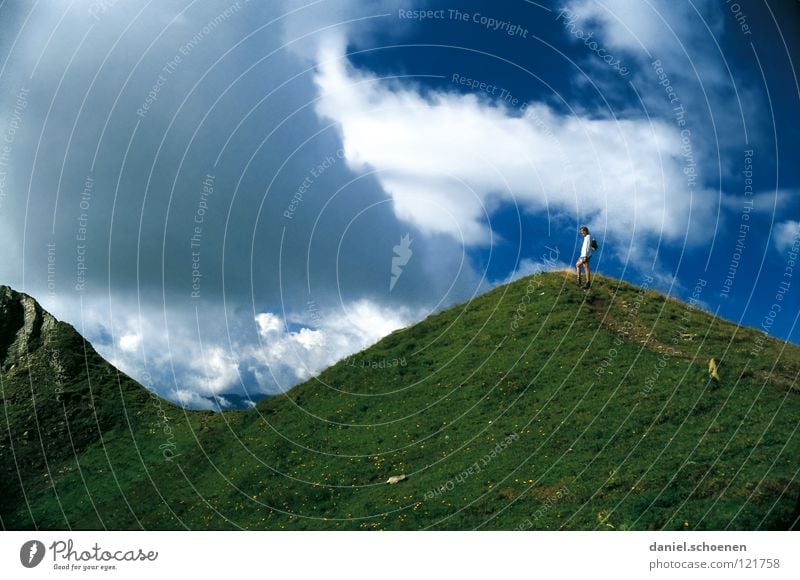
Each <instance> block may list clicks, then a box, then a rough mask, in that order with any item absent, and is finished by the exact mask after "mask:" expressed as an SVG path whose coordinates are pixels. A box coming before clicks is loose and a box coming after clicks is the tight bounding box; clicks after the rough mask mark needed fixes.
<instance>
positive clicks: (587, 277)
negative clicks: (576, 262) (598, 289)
mask: <svg viewBox="0 0 800 580" xmlns="http://www.w3.org/2000/svg"><path fill="white" fill-rule="evenodd" d="M583 268H584V270H586V283H587V284H588V283H589V260H586V261H585V262H584V263H583Z"/></svg>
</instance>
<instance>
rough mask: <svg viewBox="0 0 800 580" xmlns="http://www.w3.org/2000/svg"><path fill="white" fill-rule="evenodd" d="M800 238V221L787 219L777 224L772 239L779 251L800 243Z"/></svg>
mask: <svg viewBox="0 0 800 580" xmlns="http://www.w3.org/2000/svg"><path fill="white" fill-rule="evenodd" d="M799 238H800V221H797V220H786V221H784V222H780V223H778V224H775V229H774V230H773V234H772V241H773V242H774V243H775V248H777V250H778V251H779V252H783V251H786V250H789V249H790V248H792V246H795V245H796V244H798V239H799Z"/></svg>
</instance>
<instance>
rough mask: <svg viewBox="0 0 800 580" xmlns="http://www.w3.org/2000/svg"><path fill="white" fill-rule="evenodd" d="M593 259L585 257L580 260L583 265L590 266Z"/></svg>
mask: <svg viewBox="0 0 800 580" xmlns="http://www.w3.org/2000/svg"><path fill="white" fill-rule="evenodd" d="M591 259H592V257H591V256H583V257H582V258H580V260H581V262H582V263H583V264H588V263H589V260H591Z"/></svg>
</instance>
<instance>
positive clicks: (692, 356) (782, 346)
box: [0, 273, 800, 529]
mask: <svg viewBox="0 0 800 580" xmlns="http://www.w3.org/2000/svg"><path fill="white" fill-rule="evenodd" d="M3 292H4V294H2V296H3V298H2V308H3V309H4V310H3V313H2V321H0V337H2V338H0V354H2V355H3V360H4V363H3V367H2V388H3V393H2V395H3V401H4V408H5V414H4V427H7V429H5V428H4V429H3V434H2V435H0V454H2V462H0V463H2V465H3V467H2V469H3V470H4V473H3V474H2V481H3V486H4V487H3V490H2V499H0V517H2V524H3V526H4V527H6V528H11V529H19V528H33V527H39V528H46V529H53V528H67V527H72V528H80V529H84V528H103V527H107V528H111V529H118V528H125V529H127V528H147V529H183V528H191V529H219V528H225V529H227V528H232V529H237V528H243V529H265V528H267V529H422V528H429V529H473V528H480V529H662V528H663V529H726V528H729V529H786V528H788V527H791V526H792V525H794V522H795V520H796V518H797V516H798V498H800V477H799V475H800V472H799V471H798V470H800V433H798V424H799V423H800V421H799V420H800V387H799V385H798V381H797V378H798V372H800V348H798V347H796V346H793V345H787V344H786V343H783V342H780V341H776V340H773V339H769V338H766V337H765V336H764V335H763V333H759V332H757V331H755V330H752V329H747V328H742V327H737V326H736V325H733V324H731V323H728V322H725V321H722V320H719V319H714V318H713V317H712V316H710V315H709V314H707V313H705V312H703V311H700V310H697V309H694V308H691V307H689V306H688V305H686V304H683V303H681V302H678V301H676V300H673V299H667V298H665V297H664V296H662V295H660V294H658V293H656V292H653V291H648V290H644V289H641V288H637V287H634V286H631V285H629V284H627V283H624V282H620V281H617V280H613V279H609V278H603V277H596V278H595V285H594V287H593V289H592V290H591V291H589V292H584V291H582V290H580V289H578V288H576V287H575V286H574V284H573V283H572V279H571V277H570V276H569V275H565V274H564V273H549V274H539V275H536V276H532V277H529V278H525V279H522V280H518V281H516V282H514V283H512V284H508V285H506V286H502V287H499V288H497V289H495V290H493V291H491V292H489V293H487V294H485V295H482V296H480V297H478V298H475V299H473V300H472V301H470V302H469V303H467V304H464V305H461V306H458V307H455V308H452V309H450V310H447V311H444V312H441V313H438V314H436V315H433V316H430V317H429V318H427V319H426V320H424V321H423V322H421V323H419V324H417V325H415V326H412V327H410V328H408V329H404V330H402V331H398V332H395V333H393V334H392V335H390V336H388V337H386V338H385V339H383V340H382V341H380V342H379V343H378V344H376V345H375V346H373V347H371V348H369V349H367V350H365V351H364V352H362V353H360V354H359V355H356V356H355V357H353V358H351V359H348V360H346V361H341V362H339V363H338V364H336V365H334V366H333V367H331V368H329V369H327V370H326V371H324V372H323V373H321V374H320V375H319V376H318V377H316V378H314V379H312V380H310V381H308V382H306V383H304V384H302V385H298V386H296V387H295V388H293V389H291V390H290V391H289V392H287V393H285V394H284V395H281V396H278V397H273V398H270V399H266V400H264V401H262V402H260V403H259V404H258V405H257V407H256V408H255V409H253V410H251V411H247V412H243V411H242V412H240V411H236V412H225V413H220V414H213V413H208V412H195V411H186V410H183V409H179V408H177V407H174V406H173V405H170V404H169V403H166V402H164V401H161V400H160V399H156V398H153V397H152V396H151V395H150V393H148V391H147V390H146V389H144V388H142V387H141V386H138V385H137V384H136V383H135V382H134V381H132V380H131V379H129V378H128V377H126V376H124V375H122V374H121V373H119V372H118V371H116V370H115V369H113V367H111V366H110V365H108V364H107V363H105V361H103V360H102V359H101V358H100V357H99V356H98V355H97V354H96V353H95V352H94V350H93V349H92V348H91V346H90V345H88V344H87V343H85V342H84V341H83V340H82V339H81V338H80V337H79V336H78V335H77V334H76V333H74V331H73V330H72V329H71V327H69V326H68V325H65V324H63V323H58V322H55V321H54V320H53V319H52V317H49V315H46V313H41V309H39V311H36V305H35V303H34V306H33V307H31V306H30V304H28V306H24V305H23V308H22V312H23V314H24V313H25V312H28V311H29V310H30V309H31V308H33V311H34V314H35V313H36V312H40V314H39V317H40V318H41V320H42V322H41V324H39V323H38V322H36V321H35V320H34V321H32V322H30V321H29V318H30V317H28V318H26V316H24V315H20V310H19V307H18V306H16V304H17V303H18V302H20V301H21V302H22V303H23V304H27V303H26V302H25V300H31V299H27V297H26V298H20V296H23V295H16V294H15V293H13V292H11V291H10V290H8V289H5V290H3ZM26 308H27V310H26ZM6 312H8V314H6ZM48 317H49V318H48ZM34 318H35V316H34ZM29 322H30V323H29ZM37 325H39V328H40V330H39V331H33V330H31V332H30V333H29V332H28V331H27V330H26V329H27V328H29V327H30V328H31V329H33V328H35V327H36V326H37ZM37 332H38V334H37ZM20 333H22V336H23V337H26V336H27V337H28V338H26V339H25V341H21V340H20ZM23 342H24V344H25V345H26V346H25V347H24V348H22V350H20V345H21V344H23ZM53 352H59V353H61V354H60V355H58V357H57V358H58V364H55V363H53V362H52V359H53V356H54V355H53ZM4 353H8V354H4ZM48 357H49V359H48ZM712 357H713V358H715V360H716V362H717V363H718V372H719V376H720V380H719V381H716V380H714V379H713V378H711V377H710V376H709V372H708V362H709V359H711V358H712ZM59 368H60V370H58V369H59ZM59 373H60V374H59ZM56 383H58V385H56ZM59 385H60V386H59ZM57 388H58V389H60V390H61V391H63V394H62V396H60V397H59V399H60V401H55V398H54V395H53V393H54V392H55V391H56V389H57ZM90 401H93V406H92V407H88V404H89V402H90ZM87 409H88V410H87ZM37 420H38V421H39V423H38V428H37V424H36V422H37ZM62 423H63V425H62ZM26 430H27V434H24V431H26ZM38 433H42V436H41V437H40V436H39V435H38ZM65 433H66V437H65ZM70 437H72V445H70V442H69V439H70ZM73 447H74V449H73ZM12 450H13V451H12ZM45 459H46V463H45ZM15 461H16V462H15ZM18 472H19V474H20V475H19V476H17V473H18ZM392 475H405V476H406V477H405V479H403V480H402V481H400V482H399V483H397V484H396V485H387V484H386V483H385V481H386V480H387V478H389V477H390V476H392ZM23 490H24V493H23Z"/></svg>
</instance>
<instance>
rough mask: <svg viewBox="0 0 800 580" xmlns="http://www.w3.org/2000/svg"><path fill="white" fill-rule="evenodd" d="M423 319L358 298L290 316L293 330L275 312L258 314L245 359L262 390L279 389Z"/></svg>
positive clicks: (416, 313)
mask: <svg viewBox="0 0 800 580" xmlns="http://www.w3.org/2000/svg"><path fill="white" fill-rule="evenodd" d="M423 315H424V312H422V311H419V310H411V309H408V308H399V309H398V308H389V307H385V306H381V305H379V304H376V303H374V302H372V301H370V300H367V299H361V300H357V301H355V302H354V303H352V304H348V305H345V306H344V307H342V308H341V309H337V310H333V311H329V312H328V311H326V312H322V313H320V312H318V311H316V310H314V311H309V312H305V313H299V314H295V315H293V316H291V317H290V318H291V324H292V325H293V326H296V327H297V328H296V329H295V330H288V329H286V327H287V326H288V325H284V324H283V323H282V321H281V320H280V318H279V317H278V316H277V315H276V314H274V313H271V312H264V313H260V314H258V315H257V316H256V320H257V324H258V327H259V335H260V338H261V346H260V347H258V348H253V349H248V350H247V351H246V353H245V358H246V360H247V364H248V366H249V370H250V371H251V372H253V373H254V374H255V376H256V377H257V378H258V383H259V384H260V385H262V387H263V388H264V389H265V390H267V391H275V390H285V389H286V388H287V387H289V386H291V385H292V384H294V383H296V382H298V381H300V380H305V379H308V378H310V377H311V376H313V375H315V374H317V373H318V372H319V371H321V370H323V369H324V368H325V367H327V366H330V365H331V364H333V363H335V362H336V361H339V360H341V359H343V358H345V357H347V356H349V355H351V354H353V353H355V352H358V351H360V350H363V349H364V348H366V347H368V346H370V345H372V344H374V343H375V342H377V341H378V340H380V339H381V338H383V337H384V336H386V335H388V334H390V333H391V332H393V331H395V330H397V329H399V328H403V327H405V326H408V325H409V324H410V323H411V322H413V321H416V320H418V319H419V318H421V317H422V316H423Z"/></svg>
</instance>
